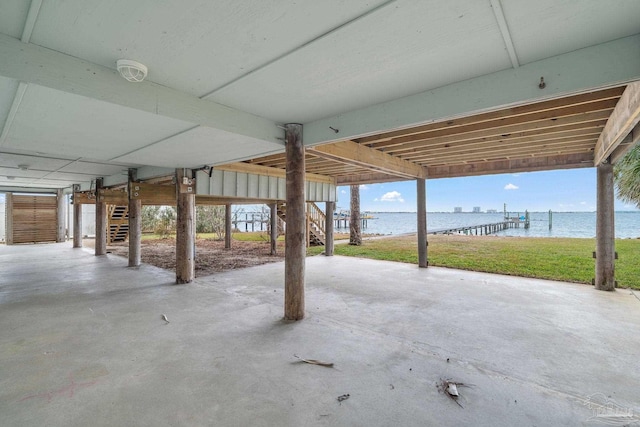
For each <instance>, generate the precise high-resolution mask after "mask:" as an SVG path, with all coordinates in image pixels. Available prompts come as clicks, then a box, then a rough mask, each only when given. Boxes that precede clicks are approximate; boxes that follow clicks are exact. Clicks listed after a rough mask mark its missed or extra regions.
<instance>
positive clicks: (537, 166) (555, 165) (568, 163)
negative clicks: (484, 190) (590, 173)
mask: <svg viewBox="0 0 640 427" xmlns="http://www.w3.org/2000/svg"><path fill="white" fill-rule="evenodd" d="M592 162H593V153H582V154H560V155H555V156H554V155H552V156H547V157H531V158H525V159H505V160H495V161H490V162H478V163H471V164H461V165H445V166H433V167H429V179H437V178H452V177H463V176H477V175H491V174H500V173H513V172H533V171H543V170H554V169H574V168H589V167H593V163H592Z"/></svg>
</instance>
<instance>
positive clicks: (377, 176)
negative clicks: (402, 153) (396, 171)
mask: <svg viewBox="0 0 640 427" xmlns="http://www.w3.org/2000/svg"><path fill="white" fill-rule="evenodd" d="M408 180H409V179H408V178H406V179H400V178H398V177H397V176H393V175H387V174H385V173H379V172H368V173H362V174H353V175H347V176H338V179H337V181H338V185H357V184H370V183H372V182H375V183H381V182H396V181H408Z"/></svg>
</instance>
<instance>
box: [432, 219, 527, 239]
mask: <svg viewBox="0 0 640 427" xmlns="http://www.w3.org/2000/svg"><path fill="white" fill-rule="evenodd" d="M520 224H523V225H524V224H525V221H521V220H520V219H517V218H509V219H506V220H504V221H500V222H494V223H491V224H479V225H465V226H463V227H449V228H439V229H436V230H430V231H428V233H427V234H465V235H473V236H487V235H489V234H493V233H497V232H499V231H503V230H506V229H508V228H520Z"/></svg>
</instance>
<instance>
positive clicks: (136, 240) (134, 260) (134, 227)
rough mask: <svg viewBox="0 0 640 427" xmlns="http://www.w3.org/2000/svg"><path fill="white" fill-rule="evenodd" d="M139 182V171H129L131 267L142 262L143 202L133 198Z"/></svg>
mask: <svg viewBox="0 0 640 427" xmlns="http://www.w3.org/2000/svg"><path fill="white" fill-rule="evenodd" d="M137 180H138V177H137V170H136V169H129V191H128V194H129V267H138V266H139V265H140V263H141V262H142V200H141V199H138V198H136V199H134V198H133V191H134V189H133V185H134V183H135V182H136V181H137Z"/></svg>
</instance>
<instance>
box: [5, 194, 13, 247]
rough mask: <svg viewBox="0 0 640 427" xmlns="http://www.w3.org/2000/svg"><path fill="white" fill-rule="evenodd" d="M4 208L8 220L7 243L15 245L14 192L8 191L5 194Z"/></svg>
mask: <svg viewBox="0 0 640 427" xmlns="http://www.w3.org/2000/svg"><path fill="white" fill-rule="evenodd" d="M4 202H5V205H4V209H5V216H6V219H7V222H6V223H5V226H6V230H5V242H6V244H7V245H13V193H7V194H5V196H4Z"/></svg>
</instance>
